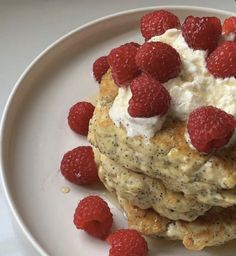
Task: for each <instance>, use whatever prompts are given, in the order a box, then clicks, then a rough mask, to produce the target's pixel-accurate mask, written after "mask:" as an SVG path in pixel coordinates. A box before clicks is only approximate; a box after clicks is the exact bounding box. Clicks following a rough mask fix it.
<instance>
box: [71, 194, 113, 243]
mask: <svg viewBox="0 0 236 256" xmlns="http://www.w3.org/2000/svg"><path fill="white" fill-rule="evenodd" d="M112 223H113V217H112V213H111V211H110V208H109V206H108V205H107V203H106V202H105V201H104V200H103V199H102V198H101V197H99V196H88V197H85V198H84V199H82V200H81V201H80V202H79V204H78V206H77V208H76V209H75V213H74V224H75V226H76V227H77V228H78V229H82V230H84V231H86V232H87V233H88V234H90V235H92V236H94V237H98V238H101V239H105V238H106V236H107V235H108V234H109V232H110V229H111V226H112Z"/></svg>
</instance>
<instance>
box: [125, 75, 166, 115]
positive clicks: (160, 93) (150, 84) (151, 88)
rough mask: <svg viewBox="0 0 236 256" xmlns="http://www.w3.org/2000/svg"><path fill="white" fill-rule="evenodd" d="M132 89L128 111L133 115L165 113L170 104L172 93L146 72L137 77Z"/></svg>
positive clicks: (132, 83)
mask: <svg viewBox="0 0 236 256" xmlns="http://www.w3.org/2000/svg"><path fill="white" fill-rule="evenodd" d="M130 89H131V92H132V97H131V99H130V100H129V107H128V112H129V114H130V115H131V116H132V117H151V116H156V115H164V114H165V113H166V112H167V111H168V109H169V106H170V100H171V98H170V95H169V92H168V91H167V90H166V88H165V87H164V86H162V84H161V83H160V82H158V81H157V80H155V79H153V78H151V77H150V76H148V75H146V74H142V75H140V76H139V77H137V78H135V79H134V80H133V81H132V82H131V84H130Z"/></svg>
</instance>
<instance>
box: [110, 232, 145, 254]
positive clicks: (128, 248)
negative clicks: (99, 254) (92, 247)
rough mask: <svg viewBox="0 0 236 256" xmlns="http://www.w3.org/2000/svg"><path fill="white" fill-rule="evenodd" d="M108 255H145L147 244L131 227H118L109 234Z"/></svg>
mask: <svg viewBox="0 0 236 256" xmlns="http://www.w3.org/2000/svg"><path fill="white" fill-rule="evenodd" d="M107 242H108V243H109V244H110V245H111V249H110V251H109V256H146V255H147V254H148V245H147V242H146V241H145V239H144V238H143V237H142V236H141V235H140V234H139V233H138V232H137V231H136V230H132V229H120V230H117V231H115V232H114V233H113V234H111V235H109V236H108V238H107Z"/></svg>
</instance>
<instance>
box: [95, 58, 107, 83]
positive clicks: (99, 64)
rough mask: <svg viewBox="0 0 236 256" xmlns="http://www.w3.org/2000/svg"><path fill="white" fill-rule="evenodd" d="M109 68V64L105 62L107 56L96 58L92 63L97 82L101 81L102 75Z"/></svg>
mask: <svg viewBox="0 0 236 256" xmlns="http://www.w3.org/2000/svg"><path fill="white" fill-rule="evenodd" d="M108 69H109V64H108V62H107V56H102V57H100V58H98V59H97V60H96V61H95V62H94V63H93V75H94V78H95V80H96V81H97V82H99V83H100V82H101V80H102V77H103V75H105V74H106V72H107V70H108Z"/></svg>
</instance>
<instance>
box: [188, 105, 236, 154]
mask: <svg viewBox="0 0 236 256" xmlns="http://www.w3.org/2000/svg"><path fill="white" fill-rule="evenodd" d="M235 124H236V121H235V119H234V117H233V116H232V115H229V114H227V113H226V112H224V111H223V110H221V109H218V108H215V107H212V106H207V107H200V108H197V109H195V110H194V111H193V112H192V113H191V114H190V116H189V118H188V122H187V129H188V133H189V137H190V139H191V143H192V145H193V146H194V147H195V148H196V149H197V150H198V151H199V152H204V153H211V152H213V151H214V150H217V149H219V148H221V147H223V146H224V145H226V144H227V143H228V142H229V140H230V138H231V136H232V134H233V131H234V127H235Z"/></svg>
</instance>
